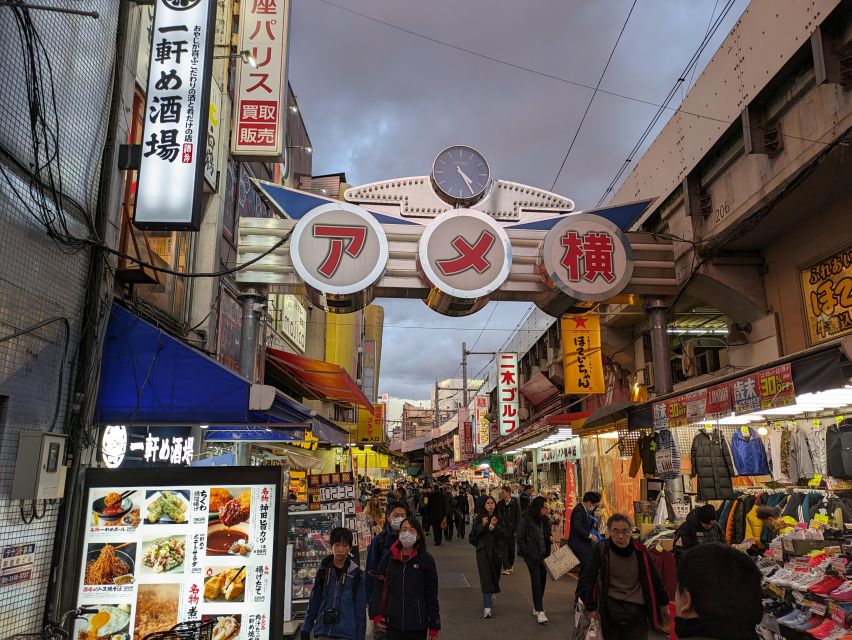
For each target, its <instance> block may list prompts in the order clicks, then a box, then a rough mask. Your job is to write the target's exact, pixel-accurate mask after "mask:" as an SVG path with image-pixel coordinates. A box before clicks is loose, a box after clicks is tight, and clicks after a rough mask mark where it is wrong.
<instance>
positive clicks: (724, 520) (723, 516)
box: [719, 500, 734, 531]
mask: <svg viewBox="0 0 852 640" xmlns="http://www.w3.org/2000/svg"><path fill="white" fill-rule="evenodd" d="M733 505H734V501H733V500H725V501H724V502H723V503H722V509H721V510H720V514H719V526H720V527H722V531H726V530H727V527H728V518H729V517H730V515H731V507H732V506H733Z"/></svg>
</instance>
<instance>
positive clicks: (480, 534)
mask: <svg viewBox="0 0 852 640" xmlns="http://www.w3.org/2000/svg"><path fill="white" fill-rule="evenodd" d="M362 489H363V490H362V500H363V506H364V511H365V513H366V514H367V517H368V520H369V522H370V526H371V527H373V528H374V536H373V539H372V542H371V544H370V546H369V548H368V550H367V558H366V561H365V564H364V567H363V568H362V567H360V566H359V563H358V561H357V559H356V558H353V554H352V549H353V534H352V532H351V531H349V530H348V529H344V528H336V529H334V530H333V531H332V532H331V535H330V544H331V550H332V553H331V554H330V555H329V556H328V557H327V558H325V560H324V561H323V562H322V566H321V570H320V571H319V572H318V573H317V576H316V580H315V583H314V589H313V591H312V593H311V597H310V602H309V606H308V610H307V613H306V615H305V621H304V624H303V626H302V632H301V636H302V640H309V639H310V638H311V637H312V636H313V637H314V638H340V639H341V640H365V637H366V633H367V626H368V625H367V620H368V619H369V620H371V621H372V630H373V636H374V639H375V640H424V639H425V638H427V637H428V638H431V639H434V638H437V637H438V636H439V635H440V632H441V614H440V605H439V601H438V570H437V565H436V561H435V557H434V556H433V555H432V554H431V553H430V552H429V551H428V550H427V544H426V538H427V537H429V536H431V537H432V539H433V540H432V543H431V546H432V547H439V546H441V545H442V544H443V543H445V542H448V541H452V540H453V539H463V538H465V537H467V541H468V542H469V543H470V544H471V545H472V546H473V547H474V551H473V553H474V555H475V562H476V569H477V573H478V578H479V587H480V590H481V592H482V608H483V617H484V618H486V619H487V618H492V617H493V616H494V612H495V596H496V594H498V593H500V590H501V588H500V580H501V577H502V576H503V575H509V574H511V573H513V572H514V564H515V558H516V555H517V557H519V558H521V559H522V560H523V562H524V564H526V567H527V571H528V573H529V578H530V590H531V594H532V601H533V611H532V613H533V615H534V616H535V619H536V620H537V622H538V623H539V624H546V623H548V617H547V615H546V613H545V607H544V592H545V588H546V585H547V581H548V577H547V576H548V573H547V570H546V567H545V559H546V558H547V557H548V556H550V554H551V552H552V550H554V548H555V547H554V545H555V544H557V543H558V542H560V541H559V540H556V538H555V537H554V536H553V534H552V528H551V520H550V517H549V516H550V507H549V506H548V504H547V501H546V499H545V498H544V497H543V496H537V495H535V492H534V491H533V490H532V487H528V486H522V487H520V488H519V489H518V490H517V491H515V490H514V488H513V487H511V486H508V485H507V486H503V487H500V488H499V489H497V488H494V489H492V490H490V491H484V490H480V488H479V487H477V486H476V485H469V484H467V483H459V484H456V485H450V484H444V485H431V484H425V485H424V486H421V487H417V486H414V485H413V484H409V485H408V486H405V485H398V486H397V487H395V488H394V489H392V490H390V491H388V492H387V494H385V495H383V494H382V493H381V492H380V491H377V490H376V489H373V488H372V487H369V486H367V487H363V488H362ZM600 504H601V496H600V494H598V493H595V492H588V493H586V494H584V495H583V498H582V500H581V502H580V503H579V504H577V505H576V506H575V507H574V509H573V510H572V512H571V515H570V535H569V538H568V541H567V543H568V546H569V548H570V549H571V550H572V552H573V553H574V554H575V555H576V557H577V559H578V560H579V561H580V567H579V576H578V582H577V587H576V597H575V603H574V610H575V612H576V615H575V620H580V619H582V620H583V622H584V624H585V625H587V626H594V627H596V628H597V629H599V635H598V637H599V638H604V639H605V640H622V639H624V640H634V639H635V640H643V639H645V638H647V637H648V633H649V629H657V628H660V627H661V625H662V626H664V625H665V624H668V623H670V624H671V625H672V626H673V630H674V633H675V634H676V636H677V637H678V638H693V639H696V640H702V639H704V638H725V639H731V640H747V639H752V638H756V637H757V636H756V632H755V625H757V624H758V623H759V622H760V619H761V615H762V607H761V574H760V571H759V569H758V568H757V566H756V564H755V563H754V562H753V561H752V560H751V559H750V558H748V557H747V556H746V555H745V554H743V553H742V552H740V551H737V550H734V549H732V548H731V547H729V546H727V545H725V544H723V540H724V538H721V541H720V536H719V535H718V531H717V528H718V525H717V523H716V522H715V511H714V512H713V513H712V515H711V510H710V509H708V508H705V507H698V508H696V509H695V510H693V511H692V512H691V513H690V514H689V517H688V518H687V519H686V522H685V523H684V524H683V525H682V526H681V527H680V528H679V529H678V531H677V534H676V537H675V550H676V559H677V588H676V591H675V593H674V598H673V600H674V602H673V605H674V606H673V607H672V608H671V609H670V602H669V601H670V598H669V594H668V593H667V591H666V589H665V587H664V585H663V582H662V580H661V579H660V576H659V575H658V573H657V570H656V568H655V565H654V563H653V562H652V561H651V558H650V555H649V552H648V549H647V548H646V546H645V545H643V544H640V543H639V542H638V541H637V540H636V539H635V538H634V537H633V533H634V528H633V523H632V522H631V520H630V518H628V517H627V516H626V515H623V514H618V513H616V514H613V515H611V516H610V517H609V518H608V519H607V521H606V527H605V530H606V532H607V535H606V536H602V535H601V533H600V531H601V529H602V527H601V519H600V517H599V515H598V510H599V507H600ZM381 505H384V509H382V508H381ZM761 515H762V516H763V517H764V518H765V519H766V520H767V522H770V523H771V522H774V521H773V520H772V518H773V516H774V515H775V514H773V513H770V512H769V511H767V512H766V513H765V514H761ZM466 534H467V535H466ZM721 584H724V585H726V587H725V588H724V589H719V588H718V585H721ZM560 604H561V606H563V607H570V606H571V605H570V603H566V602H562V603H560ZM670 610H673V611H674V614H675V616H674V619H673V620H669V615H670V614H669V612H670ZM581 631H582V630H581ZM566 633H567V634H568V635H569V637H570V633H571V632H570V630H567V629H566ZM574 637H575V638H576V637H577V636H576V635H575V636H574ZM580 637H584V636H580Z"/></svg>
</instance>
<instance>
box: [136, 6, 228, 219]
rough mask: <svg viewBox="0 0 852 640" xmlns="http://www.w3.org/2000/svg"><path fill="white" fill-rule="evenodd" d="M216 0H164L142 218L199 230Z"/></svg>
mask: <svg viewBox="0 0 852 640" xmlns="http://www.w3.org/2000/svg"><path fill="white" fill-rule="evenodd" d="M215 19H216V3H215V0H157V3H156V8H155V11H154V26H153V29H152V34H153V38H152V40H153V41H152V43H151V54H150V56H151V59H150V66H149V70H148V84H147V94H146V102H145V128H144V130H143V134H142V161H141V164H140V166H139V180H138V184H137V191H136V210H135V212H134V224H135V225H136V226H137V227H139V228H140V229H158V230H165V231H169V230H185V231H197V230H198V228H199V223H200V220H201V205H202V190H203V183H204V164H205V156H206V152H207V120H208V112H209V102H210V82H211V74H210V68H211V63H212V56H213V34H214V29H215Z"/></svg>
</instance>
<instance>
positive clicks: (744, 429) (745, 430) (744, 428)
mask: <svg viewBox="0 0 852 640" xmlns="http://www.w3.org/2000/svg"><path fill="white" fill-rule="evenodd" d="M740 431H741V432H742V434H743V435H744V436H749V435H751V431H749V428H748V427H746V426H742V427H740Z"/></svg>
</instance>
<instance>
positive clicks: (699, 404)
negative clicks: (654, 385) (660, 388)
mask: <svg viewBox="0 0 852 640" xmlns="http://www.w3.org/2000/svg"><path fill="white" fill-rule="evenodd" d="M651 406H652V411H653V413H654V428H655V429H672V428H674V427H685V426H686V425H688V424H695V423H696V422H701V421H702V420H704V419H705V417H706V413H707V389H699V390H698V391H692V392H690V393H687V394H684V395H682V396H677V397H676V398H669V399H667V400H663V401H662V402H655V403H654V404H653V405H651ZM726 415H727V414H726Z"/></svg>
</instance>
